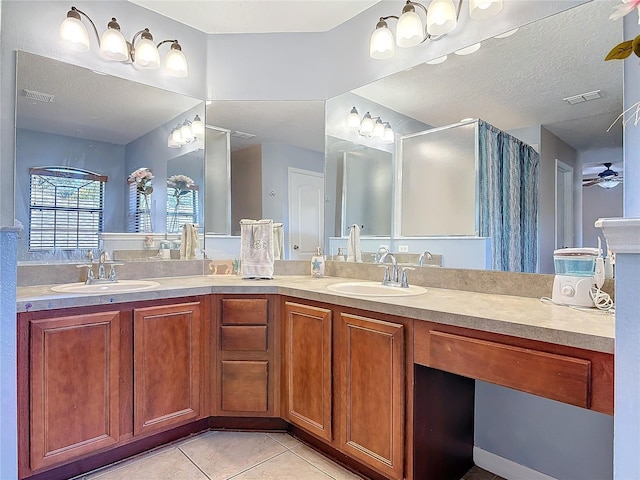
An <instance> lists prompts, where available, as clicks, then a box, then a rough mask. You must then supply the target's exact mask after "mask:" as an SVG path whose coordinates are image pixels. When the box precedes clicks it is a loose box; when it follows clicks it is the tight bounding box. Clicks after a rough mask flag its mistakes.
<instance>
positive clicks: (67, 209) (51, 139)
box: [15, 51, 204, 261]
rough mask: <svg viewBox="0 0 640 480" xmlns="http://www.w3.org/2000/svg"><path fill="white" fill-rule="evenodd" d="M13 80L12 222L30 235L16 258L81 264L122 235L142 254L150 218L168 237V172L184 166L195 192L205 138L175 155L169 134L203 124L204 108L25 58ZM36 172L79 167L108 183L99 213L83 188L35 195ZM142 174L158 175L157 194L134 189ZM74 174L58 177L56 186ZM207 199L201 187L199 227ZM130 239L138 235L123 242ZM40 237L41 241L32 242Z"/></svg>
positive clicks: (21, 54)
mask: <svg viewBox="0 0 640 480" xmlns="http://www.w3.org/2000/svg"><path fill="white" fill-rule="evenodd" d="M16 74H17V76H16V157H15V162H16V218H17V219H18V220H19V221H20V222H22V223H23V224H24V225H25V227H27V228H25V233H24V234H23V237H22V238H21V239H20V242H19V247H18V255H19V257H18V258H19V259H20V260H22V261H24V260H47V261H51V260H60V261H64V260H69V259H76V260H83V259H84V257H83V255H84V254H85V253H86V250H88V249H98V248H101V245H100V244H99V242H98V238H99V236H101V237H103V239H104V238H106V237H107V236H108V237H109V238H114V237H118V235H117V234H120V235H119V237H118V238H120V240H121V241H122V242H124V243H122V244H119V246H118V248H124V249H128V248H134V249H142V248H143V247H144V244H143V238H144V235H143V234H142V233H141V234H140V235H139V236H136V235H135V232H136V231H140V232H142V230H147V229H149V227H142V225H143V224H146V223H145V222H143V221H141V220H142V218H143V216H144V215H146V213H145V210H146V211H149V213H150V214H148V215H149V220H150V225H151V228H152V229H153V233H154V234H155V235H154V236H158V237H160V236H162V235H164V234H166V227H167V224H168V211H167V207H166V206H167V193H168V190H167V183H166V181H167V179H168V177H169V176H170V173H169V172H170V171H173V172H175V173H180V174H187V175H188V173H186V172H187V170H185V169H183V168H182V165H184V166H185V167H184V168H187V164H188V165H189V167H188V168H189V171H190V172H193V175H194V176H193V177H192V175H188V176H190V177H192V178H194V177H196V176H197V177H198V182H199V183H197V184H198V186H199V187H200V186H201V185H203V184H204V182H203V179H204V175H203V173H202V172H203V162H204V149H203V140H202V139H194V141H192V142H190V143H187V144H184V145H182V146H177V148H170V147H169V145H168V138H169V134H170V133H171V131H172V130H173V129H174V127H176V125H177V124H181V125H182V124H184V123H185V122H187V123H189V122H191V121H193V119H194V118H195V116H196V115H199V116H200V117H204V103H203V102H202V101H200V100H198V99H194V98H190V97H186V96H184V95H180V94H176V93H172V92H168V91H165V90H161V89H158V88H155V87H150V86H147V85H143V84H139V83H136V82H132V81H129V80H124V79H121V78H117V77H113V76H110V75H104V74H101V73H98V72H94V71H92V70H88V69H85V68H82V67H78V66H74V65H69V64H66V63H63V62H60V61H57V60H52V59H49V58H45V57H41V56H39V55H34V54H31V53H27V52H22V51H19V52H17V61H16ZM174 147H175V145H174ZM183 162H184V163H183ZM196 164H197V165H199V166H196ZM170 165H171V166H170ZM177 165H180V166H179V167H178V166H177ZM174 166H175V169H174ZM37 167H62V168H64V169H73V170H76V169H79V170H80V171H86V172H89V174H91V175H96V176H99V177H100V178H104V179H105V181H104V186H103V190H102V196H101V197H100V198H99V199H98V201H99V203H101V205H98V206H96V205H94V204H91V205H89V204H88V203H87V197H86V195H85V194H84V193H83V192H82V191H81V190H78V191H76V192H74V191H73V190H72V189H71V188H70V187H69V186H65V185H62V186H60V185H57V186H56V188H55V189H53V188H50V189H47V190H46V191H45V190H43V189H41V191H40V193H39V194H38V193H37V191H38V190H37V189H34V188H33V187H34V186H35V185H37V184H38V182H42V178H43V177H42V176H39V177H35V176H34V175H30V169H33V168H37ZM139 168H148V169H150V171H151V172H152V175H153V178H152V179H150V184H149V185H146V187H152V189H153V192H152V193H151V190H149V189H147V188H146V187H145V189H144V192H149V193H150V194H149V195H148V197H146V198H142V197H141V195H142V196H144V193H143V190H142V189H138V188H136V187H138V186H139V184H138V183H136V182H135V181H134V182H133V183H130V182H128V177H129V175H130V174H131V173H133V172H134V171H136V170H137V169H139ZM32 172H33V171H32ZM77 175H79V173H69V172H68V171H67V172H65V173H59V174H58V176H57V177H56V178H57V183H58V184H59V183H60V182H61V181H64V179H65V178H73V177H74V176H75V177H76V178H77ZM202 194H203V192H202V189H201V188H199V189H198V197H197V198H196V197H194V201H195V202H197V204H198V210H199V212H198V213H197V214H195V215H196V216H194V218H197V219H198V220H197V222H196V223H200V224H201V223H202V222H201V221H200V219H201V218H203V211H202V207H203V205H204V202H203V199H202ZM38 195H39V196H38ZM143 200H148V202H145V201H143ZM147 203H148V205H149V208H148V209H146V207H143V205H146V204H147ZM128 231H129V232H132V233H133V235H128V236H126V235H122V234H123V232H128ZM98 233H99V234H100V235H98ZM145 233H149V232H145ZM158 234H160V235H158ZM36 236H38V238H40V239H41V240H40V241H39V242H35V241H31V240H33V239H35V238H36ZM31 237H33V239H32V238H31ZM125 237H126V238H125ZM87 238H90V239H91V240H90V241H87ZM127 242H129V243H130V244H129V243H127ZM155 244H157V242H156V241H155V238H154V245H153V246H155V248H157V245H155ZM146 248H151V246H149V245H147V246H146Z"/></svg>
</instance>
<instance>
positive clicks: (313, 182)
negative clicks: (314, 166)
mask: <svg viewBox="0 0 640 480" xmlns="http://www.w3.org/2000/svg"><path fill="white" fill-rule="evenodd" d="M323 238H324V175H323V174H322V173H319V172H312V171H308V170H300V169H297V168H289V256H288V258H289V259H290V260H305V259H310V258H311V257H312V256H313V254H314V253H315V251H316V247H322V244H323Z"/></svg>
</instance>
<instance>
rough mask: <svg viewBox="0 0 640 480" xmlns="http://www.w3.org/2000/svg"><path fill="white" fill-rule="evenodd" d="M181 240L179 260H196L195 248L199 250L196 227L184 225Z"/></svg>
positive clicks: (198, 237) (191, 224) (189, 224)
mask: <svg viewBox="0 0 640 480" xmlns="http://www.w3.org/2000/svg"><path fill="white" fill-rule="evenodd" d="M181 240H182V243H181V244H180V260H192V259H194V258H196V248H200V236H199V235H198V227H197V225H194V224H193V223H185V224H184V225H183V226H182V239H181Z"/></svg>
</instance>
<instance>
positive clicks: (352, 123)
mask: <svg viewBox="0 0 640 480" xmlns="http://www.w3.org/2000/svg"><path fill="white" fill-rule="evenodd" d="M347 127H348V128H350V129H352V130H357V131H358V133H359V134H360V135H362V136H363V137H367V138H377V139H379V140H380V141H381V142H382V143H393V142H394V141H395V134H394V133H393V130H392V128H391V125H390V124H389V122H383V121H382V119H381V118H380V117H372V116H371V113H369V112H367V113H365V114H364V115H363V116H362V119H361V118H360V116H359V115H358V109H357V108H356V107H353V108H352V109H351V111H350V112H349V115H347Z"/></svg>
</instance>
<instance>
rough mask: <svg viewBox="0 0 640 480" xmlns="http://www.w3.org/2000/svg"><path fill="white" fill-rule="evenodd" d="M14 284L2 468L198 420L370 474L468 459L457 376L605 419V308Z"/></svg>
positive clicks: (68, 471) (238, 287) (440, 292)
mask: <svg viewBox="0 0 640 480" xmlns="http://www.w3.org/2000/svg"><path fill="white" fill-rule="evenodd" d="M156 280H157V281H158V282H159V284H160V286H159V287H158V288H156V289H152V290H147V291H143V292H136V293H129V294H112V295H90V296H89V295H87V296H83V295H71V294H57V293H53V292H51V291H50V290H49V287H45V286H43V287H21V288H19V289H18V312H19V313H18V342H19V345H18V346H19V362H18V365H19V373H18V383H19V457H20V458H19V462H20V478H34V479H36V478H47V479H54V478H68V477H70V476H74V475H78V474H80V473H83V472H86V471H88V470H91V469H94V468H97V467H99V466H101V465H105V464H108V463H112V462H114V461H116V460H118V459H122V458H125V457H128V456H131V455H133V454H136V453H138V452H141V451H145V450H148V449H150V448H152V447H154V446H157V445H160V444H163V443H167V442H170V441H173V440H175V439H178V438H181V437H183V436H185V435H189V434H191V433H195V432H199V431H202V430H205V429H208V428H214V429H215V428H239V429H276V430H283V429H287V430H289V431H291V432H292V433H293V434H294V435H297V436H298V437H300V438H302V439H303V440H305V441H307V442H308V443H311V444H313V445H314V446H315V447H317V448H319V449H321V450H323V451H325V452H326V453H327V454H328V455H330V456H332V457H333V458H335V459H337V460H338V461H341V462H342V463H345V464H347V465H349V466H350V467H351V468H353V469H355V470H357V471H359V472H360V473H362V474H363V475H366V476H368V477H370V478H390V479H403V478H415V479H421V478H438V479H446V478H450V479H458V478H461V477H462V475H463V474H464V473H465V472H466V471H467V470H468V469H469V468H470V467H471V466H472V464H473V463H472V462H473V460H472V450H473V413H474V388H475V381H474V380H475V379H480V380H483V381H487V382H491V383H495V384H498V385H502V386H506V387H511V388H514V389H517V390H521V391H524V392H528V393H532V394H535V395H540V396H542V397H546V398H551V399H553V400H557V401H560V402H564V403H568V404H571V405H576V406H578V407H581V408H585V409H592V410H594V411H598V412H602V413H606V414H609V415H611V414H613V371H614V370H613V345H614V326H613V323H614V320H613V317H612V316H609V315H604V314H599V313H585V312H580V311H576V310H572V309H568V308H563V307H559V306H555V305H547V304H542V303H541V302H540V301H539V300H538V299H534V298H524V297H515V296H507V295H492V294H486V293H476V292H468V291H458V290H447V289H440V288H431V287H427V293H425V294H422V295H416V296H407V297H402V296H400V297H356V296H350V295H346V294H338V293H335V292H332V291H331V290H329V289H328V288H327V287H328V286H330V285H332V284H336V283H338V282H343V281H344V280H345V278H336V277H326V278H320V279H316V278H310V277H308V276H304V277H303V276H295V275H290V276H280V277H277V278H276V279H275V280H272V281H262V282H248V281H246V280H241V279H240V278H237V277H233V276H213V277H212V276H208V277H204V276H199V277H181V278H178V277H173V278H164V279H156Z"/></svg>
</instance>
